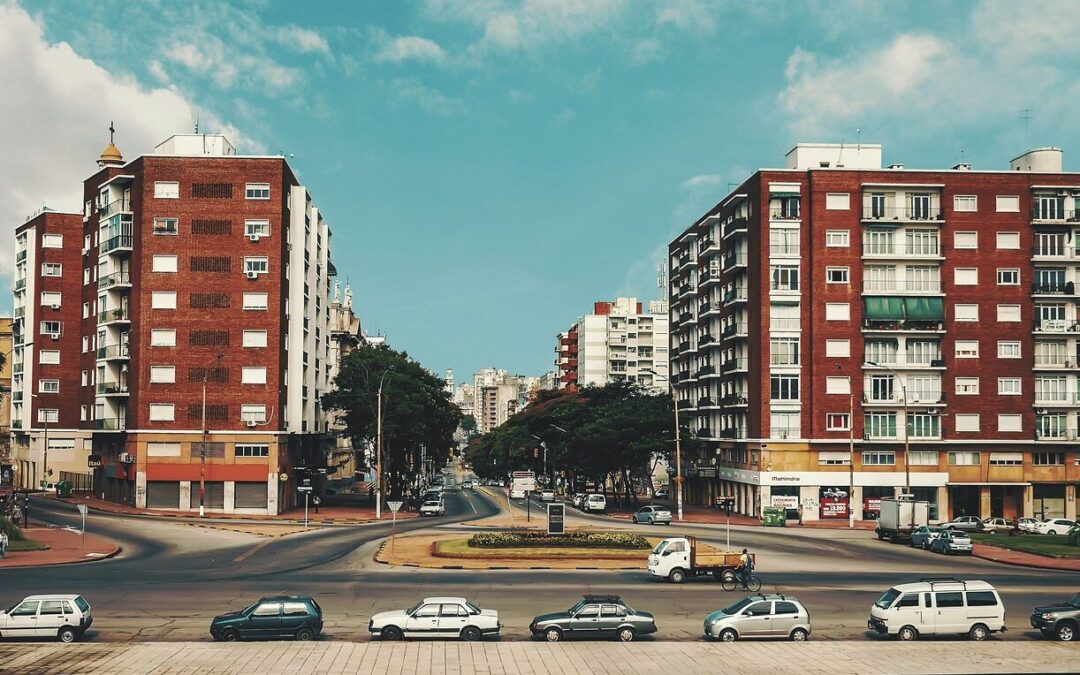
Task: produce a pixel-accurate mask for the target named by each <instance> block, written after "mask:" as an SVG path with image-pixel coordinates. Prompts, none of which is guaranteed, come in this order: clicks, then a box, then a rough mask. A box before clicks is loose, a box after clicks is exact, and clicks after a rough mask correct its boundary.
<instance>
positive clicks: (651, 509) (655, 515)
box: [631, 504, 671, 525]
mask: <svg viewBox="0 0 1080 675" xmlns="http://www.w3.org/2000/svg"><path fill="white" fill-rule="evenodd" d="M631 518H632V519H633V521H634V522H635V523H648V524H650V525H670V524H671V511H669V510H668V509H667V507H666V506H655V505H651V504H650V505H649V506H642V507H641V508H640V509H638V510H637V511H635V512H634V515H633V516H631Z"/></svg>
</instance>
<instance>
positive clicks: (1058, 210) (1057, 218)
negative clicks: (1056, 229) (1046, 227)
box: [1031, 201, 1080, 224]
mask: <svg viewBox="0 0 1080 675" xmlns="http://www.w3.org/2000/svg"><path fill="white" fill-rule="evenodd" d="M1031 222H1032V223H1040V224H1048V223H1078V222H1080V210H1077V209H1066V208H1065V205H1064V201H1062V202H1058V203H1057V204H1036V205H1035V206H1034V207H1033V208H1032V209H1031Z"/></svg>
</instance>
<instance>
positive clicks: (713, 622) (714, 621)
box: [709, 619, 720, 626]
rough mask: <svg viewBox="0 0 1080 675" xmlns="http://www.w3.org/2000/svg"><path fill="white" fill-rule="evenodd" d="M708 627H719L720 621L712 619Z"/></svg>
mask: <svg viewBox="0 0 1080 675" xmlns="http://www.w3.org/2000/svg"><path fill="white" fill-rule="evenodd" d="M709 625H710V626H719V625H720V619H713V620H712V621H710V622H709Z"/></svg>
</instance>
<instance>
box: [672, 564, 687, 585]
mask: <svg viewBox="0 0 1080 675" xmlns="http://www.w3.org/2000/svg"><path fill="white" fill-rule="evenodd" d="M668 579H669V580H671V583H673V584H681V583H682V582H684V581H686V572H684V571H683V570H682V569H681V568H679V567H676V568H675V569H673V570H671V574H669V575H668Z"/></svg>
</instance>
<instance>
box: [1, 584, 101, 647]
mask: <svg viewBox="0 0 1080 675" xmlns="http://www.w3.org/2000/svg"><path fill="white" fill-rule="evenodd" d="M93 622H94V617H93V616H91V614H90V604H89V603H87V602H86V600H84V599H83V597H82V596H81V595H31V596H30V597H28V598H25V599H24V600H23V601H22V602H20V603H18V604H17V605H15V606H14V607H11V608H10V609H7V610H5V611H3V612H0V637H5V638H29V637H51V638H59V640H60V641H61V642H75V640H77V639H79V638H80V637H82V636H83V633H85V632H86V629H87V628H89V627H90V624H92V623H93Z"/></svg>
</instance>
